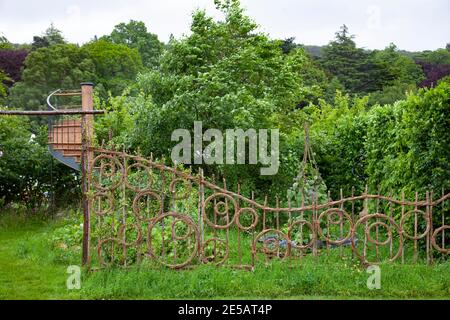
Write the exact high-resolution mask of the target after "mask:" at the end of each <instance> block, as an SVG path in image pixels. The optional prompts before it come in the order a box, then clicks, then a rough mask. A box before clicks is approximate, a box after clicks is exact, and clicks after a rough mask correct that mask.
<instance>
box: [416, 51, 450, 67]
mask: <svg viewBox="0 0 450 320" xmlns="http://www.w3.org/2000/svg"><path fill="white" fill-rule="evenodd" d="M413 57H414V59H415V60H418V61H423V62H428V63H433V64H446V65H450V51H448V50H447V49H437V50H434V51H430V50H426V51H423V52H419V53H416V54H414V55H413Z"/></svg>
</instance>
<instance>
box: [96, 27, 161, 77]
mask: <svg viewBox="0 0 450 320" xmlns="http://www.w3.org/2000/svg"><path fill="white" fill-rule="evenodd" d="M102 39H105V40H108V41H111V42H113V43H116V44H123V45H126V46H128V47H130V48H136V49H137V50H138V51H139V53H140V55H141V57H142V63H143V65H144V66H145V67H146V68H150V69H152V68H155V67H157V66H158V64H159V57H160V56H161V53H162V51H163V48H164V45H163V43H161V42H160V41H159V40H158V36H157V35H155V34H153V33H150V32H148V31H147V27H146V26H145V24H144V23H143V22H142V21H135V20H130V22H128V23H120V24H118V25H116V26H115V27H114V30H113V31H112V32H111V34H110V35H109V36H105V37H102Z"/></svg>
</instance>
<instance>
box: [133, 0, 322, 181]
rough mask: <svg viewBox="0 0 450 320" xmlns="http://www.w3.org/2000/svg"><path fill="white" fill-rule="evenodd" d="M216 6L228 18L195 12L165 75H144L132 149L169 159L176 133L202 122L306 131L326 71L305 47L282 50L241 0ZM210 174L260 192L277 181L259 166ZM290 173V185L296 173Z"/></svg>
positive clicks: (165, 64)
mask: <svg viewBox="0 0 450 320" xmlns="http://www.w3.org/2000/svg"><path fill="white" fill-rule="evenodd" d="M216 6H217V8H218V9H219V10H221V11H222V13H223V15H224V20H223V21H215V20H214V19H213V18H211V17H209V16H207V15H206V13H205V12H204V11H197V12H195V13H194V14H193V19H192V24H191V35H189V36H188V37H184V38H182V39H180V40H175V39H172V40H171V41H170V42H169V44H168V49H167V52H166V53H165V54H164V55H163V56H162V59H161V66H160V70H159V71H158V72H155V71H152V72H147V73H144V74H142V75H141V76H139V78H138V83H137V89H138V90H139V92H140V94H139V96H138V97H137V98H136V99H135V100H134V102H133V105H134V107H132V108H131V110H133V112H135V113H136V115H135V121H136V122H135V126H134V132H133V133H132V136H131V139H130V146H131V147H133V148H136V149H137V148H139V149H140V150H141V151H142V152H143V153H144V154H147V155H148V154H150V153H151V152H153V154H154V155H155V156H166V158H167V157H170V151H171V149H172V147H173V146H174V145H175V144H176V143H175V142H171V134H172V132H173V130H175V129H179V128H184V129H188V130H192V128H193V124H194V121H196V120H198V121H202V122H203V128H204V130H206V129H208V128H217V129H223V130H225V129H230V128H242V129H244V130H246V129H249V128H253V129H258V128H280V130H282V132H283V134H287V132H289V131H291V130H297V129H298V128H300V130H301V128H302V127H303V125H302V123H303V120H304V113H303V111H302V109H301V107H299V104H300V105H307V104H308V103H309V101H313V100H314V99H316V97H317V96H319V95H320V94H321V92H322V91H321V90H322V88H321V84H322V82H323V81H324V80H325V76H324V73H323V72H321V70H320V69H319V68H318V67H317V66H316V65H315V64H314V62H313V61H312V60H311V58H310V57H309V55H308V54H307V53H306V52H305V51H304V50H303V49H294V50H291V51H290V52H289V53H287V54H285V53H283V50H282V48H281V45H282V42H281V41H273V40H271V39H269V38H268V37H267V35H265V34H263V33H261V32H259V31H258V30H257V27H258V26H257V24H256V23H255V22H254V21H252V20H251V19H250V18H249V17H248V16H247V15H246V14H245V13H244V11H243V9H242V8H241V7H240V4H239V1H235V0H234V1H216ZM293 128H294V129H293ZM283 139H284V138H283ZM284 150H285V152H286V153H288V152H289V151H290V150H288V148H287V147H284ZM293 167H294V170H295V166H293ZM208 170H213V171H215V172H216V173H219V174H226V175H227V177H232V178H233V179H241V181H243V182H244V181H246V184H247V185H251V184H255V185H258V186H256V188H264V187H263V185H264V186H265V187H270V185H271V181H272V178H267V179H266V180H264V179H261V180H258V176H259V167H258V166H256V165H253V166H252V165H245V166H233V165H229V166H226V165H225V166H216V167H214V166H211V167H209V168H208ZM289 170H290V169H289ZM289 170H288V169H286V170H285V171H286V172H287V171H289ZM286 172H285V173H286ZM286 176H289V179H288V180H289V181H288V183H290V182H291V177H292V176H294V175H293V174H292V172H290V173H289V174H287V173H286ZM279 177H280V175H279V176H278V178H279ZM278 181H283V179H282V178H279V179H278ZM284 182H286V181H283V183H284ZM280 184H282V183H281V182H280Z"/></svg>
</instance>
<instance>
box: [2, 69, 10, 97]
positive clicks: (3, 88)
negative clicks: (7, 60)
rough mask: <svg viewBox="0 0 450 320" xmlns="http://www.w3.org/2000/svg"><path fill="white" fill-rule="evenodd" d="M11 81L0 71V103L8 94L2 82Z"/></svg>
mask: <svg viewBox="0 0 450 320" xmlns="http://www.w3.org/2000/svg"><path fill="white" fill-rule="evenodd" d="M10 80H11V79H10V78H9V77H8V76H7V75H6V73H5V72H3V70H0V101H1V99H2V98H4V97H6V95H7V93H8V89H7V87H6V85H5V84H4V83H3V82H4V81H10Z"/></svg>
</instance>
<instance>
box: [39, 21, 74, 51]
mask: <svg viewBox="0 0 450 320" xmlns="http://www.w3.org/2000/svg"><path fill="white" fill-rule="evenodd" d="M66 43H67V42H66V40H65V39H64V37H63V35H62V32H61V31H60V30H59V29H57V28H56V27H55V26H54V25H53V23H51V24H50V26H49V27H48V28H47V29H46V30H45V32H44V33H43V34H42V35H41V36H34V37H33V44H32V45H31V48H32V50H37V49H39V48H45V47H49V46H54V45H57V44H66Z"/></svg>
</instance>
